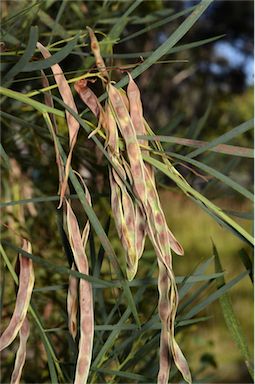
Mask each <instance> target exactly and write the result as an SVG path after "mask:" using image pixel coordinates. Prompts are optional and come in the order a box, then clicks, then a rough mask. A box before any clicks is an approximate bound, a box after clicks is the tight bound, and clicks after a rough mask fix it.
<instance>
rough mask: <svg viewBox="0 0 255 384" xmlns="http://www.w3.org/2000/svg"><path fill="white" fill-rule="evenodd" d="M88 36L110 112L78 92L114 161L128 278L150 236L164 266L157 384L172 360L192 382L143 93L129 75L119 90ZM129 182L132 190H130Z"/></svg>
mask: <svg viewBox="0 0 255 384" xmlns="http://www.w3.org/2000/svg"><path fill="white" fill-rule="evenodd" d="M89 34H90V39H91V49H92V51H93V53H94V56H95V60H96V64H97V68H98V70H99V72H100V73H101V75H102V78H103V79H104V84H106V91H107V94H108V99H107V101H106V104H105V108H103V107H102V106H101V104H100V103H99V101H98V99H97V97H96V95H95V94H94V93H93V92H92V90H90V89H89V87H88V84H87V82H86V81H84V80H80V81H79V82H77V83H76V84H75V89H76V91H77V93H78V94H79V96H80V97H81V99H82V100H83V101H84V103H85V104H86V105H87V106H88V107H89V108H90V109H91V111H92V112H93V113H94V115H95V116H96V117H97V118H98V121H99V125H98V126H99V128H101V127H102V128H103V129H104V131H105V133H106V137H107V140H106V146H107V151H108V154H109V158H110V160H111V164H110V167H109V168H110V169H109V180H110V187H111V205H112V212H113V216H114V219H115V225H116V229H117V232H118V235H119V238H120V240H121V242H122V245H123V248H124V249H125V251H126V264H127V278H128V279H129V280H132V279H133V278H134V277H135V275H136V272H137V268H138V261H139V259H140V257H141V256H142V254H143V249H144V243H145V238H146V236H147V235H148V236H149V238H150V241H151V243H152V245H153V247H154V249H155V253H156V255H157V260H158V266H159V275H158V290H159V304H158V310H159V316H160V319H161V322H162V331H161V340H160V363H159V373H158V383H159V384H166V383H168V379H169V371H170V361H171V356H172V358H173V360H174V362H175V365H176V367H177V368H178V369H179V371H180V372H181V373H182V375H183V378H184V379H185V380H186V381H187V382H189V383H190V382H191V375H190V371H189V368H188V364H187V362H186V359H185V357H184V355H183V354H182V352H181V350H180V348H179V346H178V344H177V343H176V341H175V337H174V321H175V315H176V311H177V306H178V291H177V286H176V282H175V276H174V272H173V267H172V256H171V249H172V250H173V251H174V252H175V253H177V254H179V255H182V254H183V248H182V246H181V245H180V244H179V242H178V241H177V240H176V239H175V237H174V235H173V234H172V232H171V231H170V230H169V228H168V225H167V222H166V218H165V215H164V213H163V210H162V208H161V204H160V200H159V197H158V193H157V189H156V185H155V177H154V173H153V168H152V167H151V166H150V165H149V164H146V163H145V162H144V161H143V156H142V155H143V153H145V154H147V153H148V151H147V150H146V147H148V143H147V142H146V141H142V142H140V143H139V142H138V139H137V135H144V134H146V132H147V130H146V126H147V123H146V122H145V120H144V117H143V109H142V103H141V96H140V91H139V89H138V87H137V85H136V83H135V82H134V80H133V79H132V77H131V75H130V74H129V85H128V87H127V92H125V91H124V90H122V89H117V88H116V87H114V85H113V84H112V83H111V82H110V80H109V77H108V74H107V71H106V67H105V64H104V61H103V59H102V57H101V54H100V48H99V43H98V41H97V39H96V37H95V35H94V33H93V31H92V30H91V29H89ZM95 106H96V108H95ZM94 133H95V132H94ZM119 135H121V137H122V139H123V140H124V143H125V148H124V150H123V151H120V149H119ZM127 182H128V183H129V185H130V186H131V188H129V189H128V188H127ZM130 189H131V190H130Z"/></svg>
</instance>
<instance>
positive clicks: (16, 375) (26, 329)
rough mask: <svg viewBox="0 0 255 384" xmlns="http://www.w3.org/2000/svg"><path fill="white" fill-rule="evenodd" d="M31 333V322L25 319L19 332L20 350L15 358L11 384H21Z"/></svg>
mask: <svg viewBox="0 0 255 384" xmlns="http://www.w3.org/2000/svg"><path fill="white" fill-rule="evenodd" d="M29 333H30V326H29V321H28V319H27V317H25V320H24V322H23V324H22V327H21V328H20V331H19V339H20V341H19V348H18V350H17V354H16V358H15V364H14V370H13V372H12V376H11V384H19V382H20V378H21V374H22V369H23V367H24V364H25V360H26V346H27V339H28V337H29Z"/></svg>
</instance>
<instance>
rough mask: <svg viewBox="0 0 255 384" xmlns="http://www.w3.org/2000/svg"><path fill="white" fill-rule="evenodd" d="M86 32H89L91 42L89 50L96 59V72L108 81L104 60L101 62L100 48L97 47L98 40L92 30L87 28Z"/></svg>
mask: <svg viewBox="0 0 255 384" xmlns="http://www.w3.org/2000/svg"><path fill="white" fill-rule="evenodd" d="M87 30H88V31H89V36H90V41H91V49H92V52H93V54H94V56H95V59H96V66H97V68H98V70H99V71H100V72H101V73H102V75H103V76H104V77H105V78H106V79H109V76H108V73H107V70H106V66H105V63H104V60H103V58H102V56H101V53H100V46H99V43H98V40H97V38H96V36H95V34H94V32H93V30H92V29H91V28H90V27H87Z"/></svg>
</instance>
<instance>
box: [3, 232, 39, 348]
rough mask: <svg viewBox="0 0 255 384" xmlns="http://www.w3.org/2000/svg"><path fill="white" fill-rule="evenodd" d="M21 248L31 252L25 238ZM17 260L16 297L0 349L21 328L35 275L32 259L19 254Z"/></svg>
mask: <svg viewBox="0 0 255 384" xmlns="http://www.w3.org/2000/svg"><path fill="white" fill-rule="evenodd" d="M22 249H24V250H25V251H26V252H29V253H31V244H30V243H29V242H28V241H27V240H24V241H23V246H22ZM19 262H20V275H19V289H18V293H17V299H16V303H15V308H14V312H13V315H12V318H11V321H10V323H9V325H8V327H7V328H6V330H5V331H4V332H3V333H2V335H1V337H0V351H2V350H3V349H4V348H6V347H8V345H10V344H11V343H12V341H13V340H14V339H15V338H16V336H17V334H18V332H19V330H20V329H21V327H22V324H23V322H24V320H25V317H26V314H27V310H28V306H29V303H30V299H31V295H32V291H33V287H34V281H35V276H34V268H33V262H32V260H30V259H28V258H27V257H24V256H21V255H19Z"/></svg>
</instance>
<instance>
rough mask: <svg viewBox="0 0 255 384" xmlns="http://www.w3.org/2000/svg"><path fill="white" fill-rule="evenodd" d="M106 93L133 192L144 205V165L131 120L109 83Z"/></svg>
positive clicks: (145, 194)
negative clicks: (122, 146) (129, 169)
mask: <svg viewBox="0 0 255 384" xmlns="http://www.w3.org/2000/svg"><path fill="white" fill-rule="evenodd" d="M107 92H108V95H109V100H110V105H111V107H112V110H113V112H114V117H115V119H116V121H117V124H118V127H119V129H120V131H121V134H122V136H123V139H124V140H125V144H126V150H127V155H128V158H129V163H130V168H131V173H132V178H133V180H134V192H135V194H136V196H137V197H138V198H139V199H140V200H141V201H142V203H143V204H144V205H146V202H147V191H146V185H145V177H144V164H143V160H142V155H141V151H140V147H139V144H138V141H137V138H136V133H135V129H134V126H133V123H132V120H131V118H130V116H129V113H128V110H127V108H126V106H125V104H124V102H123V98H122V97H121V94H120V92H119V91H118V90H117V89H116V88H114V86H113V85H112V84H110V83H109V84H108V85H107Z"/></svg>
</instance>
